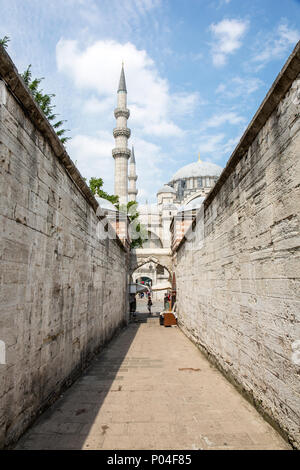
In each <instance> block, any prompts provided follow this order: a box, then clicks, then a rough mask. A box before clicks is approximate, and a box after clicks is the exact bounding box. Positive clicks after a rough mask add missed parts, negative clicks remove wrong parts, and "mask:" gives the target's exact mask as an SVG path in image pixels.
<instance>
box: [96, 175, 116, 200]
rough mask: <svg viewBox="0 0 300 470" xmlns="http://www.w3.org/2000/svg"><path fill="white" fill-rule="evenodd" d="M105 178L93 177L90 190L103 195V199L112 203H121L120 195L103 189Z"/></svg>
mask: <svg viewBox="0 0 300 470" xmlns="http://www.w3.org/2000/svg"><path fill="white" fill-rule="evenodd" d="M102 186H103V179H102V178H94V177H92V178H91V179H90V181H89V187H90V190H91V191H92V193H93V194H94V195H97V196H98V197H102V198H103V199H107V200H108V201H110V202H111V203H112V204H115V205H117V204H118V203H119V196H115V195H114V194H108V193H107V192H105V191H103V189H102Z"/></svg>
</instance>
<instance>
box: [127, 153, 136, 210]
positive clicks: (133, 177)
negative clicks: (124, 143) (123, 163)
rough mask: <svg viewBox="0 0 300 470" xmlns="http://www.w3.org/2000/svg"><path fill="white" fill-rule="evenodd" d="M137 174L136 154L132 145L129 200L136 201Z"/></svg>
mask: <svg viewBox="0 0 300 470" xmlns="http://www.w3.org/2000/svg"><path fill="white" fill-rule="evenodd" d="M137 178H138V177H137V175H136V168H135V155H134V148H133V147H132V150H131V158H130V162H129V176H128V181H129V189H128V196H129V201H136V196H137V193H138V191H137V189H136V180H137Z"/></svg>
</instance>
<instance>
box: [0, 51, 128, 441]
mask: <svg viewBox="0 0 300 470" xmlns="http://www.w3.org/2000/svg"><path fill="white" fill-rule="evenodd" d="M0 198H1V199H0V263H1V271H0V341H3V342H4V343H5V353H6V361H5V362H6V364H5V365H3V364H2V365H1V364H0V447H3V446H5V445H8V444H10V443H12V442H13V441H15V440H16V439H17V438H18V437H19V436H20V434H21V433H22V432H23V431H24V430H25V429H26V427H27V426H28V425H29V424H30V423H31V422H32V421H33V420H34V419H35V417H36V416H37V414H38V413H39V412H40V411H41V410H42V409H43V408H45V407H46V406H47V405H49V404H50V403H51V402H52V401H53V400H54V399H55V398H56V397H57V396H58V394H59V393H60V392H61V390H63V388H64V387H65V386H67V385H68V384H70V383H71V382H72V381H73V380H75V379H76V377H77V376H78V375H79V374H80V372H81V371H82V370H83V368H85V367H86V366H87V364H88V362H89V361H90V359H91V358H92V357H93V355H94V353H95V352H97V351H99V350H100V349H101V347H102V346H103V345H104V344H105V343H106V342H107V341H108V340H109V339H110V338H111V337H112V336H113V335H114V333H115V332H116V331H117V329H118V328H120V327H122V325H123V324H124V323H125V322H126V318H125V312H126V311H128V310H127V257H128V253H127V252H126V250H125V249H124V247H123V245H122V244H121V242H120V240H119V239H118V238H116V239H114V240H108V239H107V240H99V239H98V238H97V236H96V226H97V223H98V220H99V219H98V217H97V216H96V210H97V206H98V204H97V202H96V200H95V199H94V197H93V195H92V194H91V192H90V191H89V188H88V187H87V186H86V184H85V182H84V180H83V179H82V178H81V176H80V174H79V172H78V170H77V169H76V168H75V166H74V165H73V163H72V161H71V160H70V159H69V157H68V155H67V154H66V151H65V149H64V147H63V146H62V145H61V143H60V141H59V139H58V138H57V136H56V135H55V133H54V132H53V130H52V128H51V126H49V124H48V122H47V121H46V119H45V118H44V116H43V114H42V113H41V111H40V110H39V108H38V107H37V106H36V104H35V103H34V101H33V100H32V98H31V95H30V94H29V93H28V90H27V88H26V87H25V86H24V84H23V82H22V80H20V77H19V76H18V74H17V71H16V69H15V68H14V66H13V64H12V62H11V61H10V59H9V57H8V55H7V54H6V53H5V51H4V50H3V49H2V48H0ZM116 300H117V301H116ZM1 344H2V343H1ZM0 362H1V358H0ZM2 362H4V361H3V356H2Z"/></svg>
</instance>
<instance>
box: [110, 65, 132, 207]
mask: <svg viewBox="0 0 300 470" xmlns="http://www.w3.org/2000/svg"><path fill="white" fill-rule="evenodd" d="M114 114H115V118H116V120H117V124H116V127H115V129H114V131H113V135H114V138H115V148H114V149H113V151H112V155H113V158H114V159H115V191H114V192H115V194H116V195H117V196H119V202H120V205H126V204H127V202H128V159H129V158H130V153H131V152H130V150H129V149H128V147H127V142H128V139H129V137H130V133H131V132H130V129H128V127H127V119H128V118H129V114H130V112H129V109H127V89H126V82H125V74H124V66H123V64H122V70H121V76H120V82H119V88H118V102H117V108H116V109H115V113H114Z"/></svg>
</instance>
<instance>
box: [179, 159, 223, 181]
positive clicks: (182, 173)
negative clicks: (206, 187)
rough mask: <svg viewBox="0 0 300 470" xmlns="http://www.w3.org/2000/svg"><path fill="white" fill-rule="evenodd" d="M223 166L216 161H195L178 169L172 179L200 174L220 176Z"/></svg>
mask: <svg viewBox="0 0 300 470" xmlns="http://www.w3.org/2000/svg"><path fill="white" fill-rule="evenodd" d="M222 170H223V168H222V167H221V166H219V165H216V164H215V163H210V162H194V163H190V164H189V165H186V166H183V167H182V168H180V170H178V171H177V172H176V173H175V175H174V176H173V178H172V179H171V181H176V180H180V179H184V178H192V177H198V176H220V174H221V172H222Z"/></svg>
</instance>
